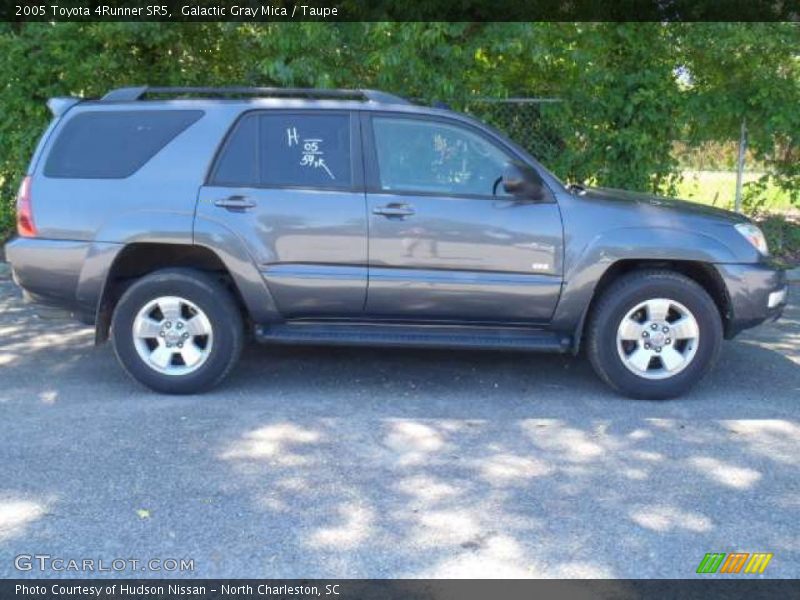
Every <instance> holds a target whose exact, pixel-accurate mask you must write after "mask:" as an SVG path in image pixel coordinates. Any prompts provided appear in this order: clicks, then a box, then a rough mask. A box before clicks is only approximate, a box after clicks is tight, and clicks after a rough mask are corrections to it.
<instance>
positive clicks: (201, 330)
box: [186, 314, 211, 336]
mask: <svg viewBox="0 0 800 600" xmlns="http://www.w3.org/2000/svg"><path fill="white" fill-rule="evenodd" d="M186 331H187V333H188V334H189V335H192V336H196V335H208V334H209V332H210V331H211V324H210V323H209V322H208V319H206V318H205V315H199V314H198V315H195V316H193V317H192V318H191V319H189V320H188V321H186Z"/></svg>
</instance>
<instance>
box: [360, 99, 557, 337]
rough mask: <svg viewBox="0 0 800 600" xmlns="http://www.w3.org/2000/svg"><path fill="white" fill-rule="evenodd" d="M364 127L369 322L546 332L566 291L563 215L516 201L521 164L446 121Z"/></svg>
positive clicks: (484, 136)
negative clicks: (508, 187) (510, 175)
mask: <svg viewBox="0 0 800 600" xmlns="http://www.w3.org/2000/svg"><path fill="white" fill-rule="evenodd" d="M363 119H364V126H363V130H364V135H365V146H364V147H365V152H366V158H367V184H368V187H367V208H368V213H369V284H368V290H367V304H366V313H367V315H369V316H371V317H378V318H389V319H402V320H420V321H426V320H433V321H453V322H464V321H468V322H492V323H494V322H519V323H539V322H546V321H548V320H549V319H550V318H551V316H552V314H553V311H554V309H555V306H556V303H557V301H558V297H559V293H560V290H561V280H562V252H563V239H562V224H561V215H560V212H559V209H558V204H556V203H555V201H554V200H552V199H551V200H550V201H530V200H520V199H518V198H515V197H513V196H510V195H507V194H506V193H505V192H504V191H503V189H502V185H501V184H500V183H499V179H500V177H501V176H502V174H503V171H504V169H505V166H506V165H507V164H508V163H509V161H512V160H519V159H520V157H518V156H516V155H515V154H514V151H513V150H512V149H511V148H509V147H506V146H505V145H504V144H503V142H502V141H501V140H499V139H496V138H494V137H493V136H490V135H489V134H488V133H486V132H484V131H483V130H481V129H479V128H477V127H474V126H472V125H470V124H467V123H464V122H461V121H458V120H455V119H446V118H431V117H416V116H408V115H404V114H390V113H385V114H384V113H380V114H374V115H367V116H364V117H363Z"/></svg>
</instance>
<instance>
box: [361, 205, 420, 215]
mask: <svg viewBox="0 0 800 600" xmlns="http://www.w3.org/2000/svg"><path fill="white" fill-rule="evenodd" d="M415 212H416V211H414V208H413V207H412V206H411V205H409V204H400V203H392V204H387V205H386V206H378V207H376V208H373V209H372V214H373V215H383V216H384V217H390V218H391V217H410V216H411V215H413V214H415Z"/></svg>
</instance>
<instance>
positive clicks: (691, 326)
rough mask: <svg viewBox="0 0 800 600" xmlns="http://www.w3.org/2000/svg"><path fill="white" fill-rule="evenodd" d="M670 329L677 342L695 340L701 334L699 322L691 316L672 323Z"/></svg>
mask: <svg viewBox="0 0 800 600" xmlns="http://www.w3.org/2000/svg"><path fill="white" fill-rule="evenodd" d="M669 327H670V329H671V330H672V336H673V337H674V338H675V339H676V340H685V339H694V338H696V337H697V335H698V334H699V333H700V332H699V331H698V329H697V321H695V320H694V317H692V316H689V315H687V316H685V317H681V318H680V319H678V320H677V321H675V322H674V323H670V326H669Z"/></svg>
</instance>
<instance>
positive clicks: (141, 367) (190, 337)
mask: <svg viewBox="0 0 800 600" xmlns="http://www.w3.org/2000/svg"><path fill="white" fill-rule="evenodd" d="M243 330H244V326H243V322H242V315H241V312H240V310H239V307H238V305H237V303H236V300H235V299H234V297H233V295H232V294H231V293H230V291H229V290H228V289H227V288H226V287H225V286H224V285H223V284H222V283H221V282H220V281H219V280H218V279H216V278H214V277H213V276H212V275H210V274H208V273H205V272H203V271H197V270H193V269H177V268H176V269H164V270H161V271H156V272H154V273H151V274H150V275H147V276H145V277H143V278H141V279H139V280H138V281H136V282H135V283H134V284H133V285H131V286H130V287H129V288H128V289H127V290H126V291H125V293H124V294H123V296H122V298H121V299H120V301H119V302H118V303H117V306H116V308H115V310H114V316H113V318H112V321H111V339H112V341H113V344H114V351H115V352H116V355H117V358H118V360H119V362H120V364H121V365H122V366H123V368H124V369H125V370H126V371H127V372H128V374H129V375H130V376H131V377H133V378H134V379H135V380H136V381H138V382H140V383H142V384H144V385H145V386H147V387H149V388H150V389H152V390H155V391H157V392H163V393H167V394H192V393H197V392H203V391H206V390H208V389H211V388H212V387H214V386H215V385H217V384H218V383H219V382H220V381H222V379H223V378H224V377H225V376H226V375H227V374H228V373H229V372H230V371H231V369H233V367H234V365H235V364H236V362H237V360H238V358H239V355H240V354H241V350H242V344H243V337H244V336H243Z"/></svg>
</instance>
